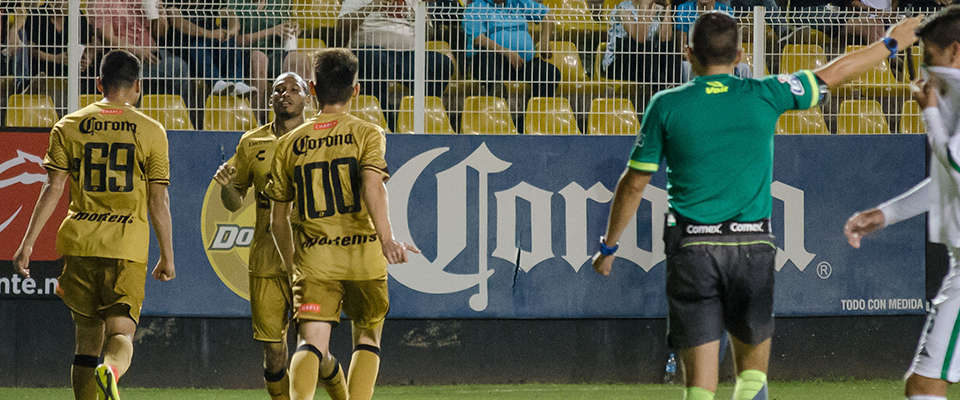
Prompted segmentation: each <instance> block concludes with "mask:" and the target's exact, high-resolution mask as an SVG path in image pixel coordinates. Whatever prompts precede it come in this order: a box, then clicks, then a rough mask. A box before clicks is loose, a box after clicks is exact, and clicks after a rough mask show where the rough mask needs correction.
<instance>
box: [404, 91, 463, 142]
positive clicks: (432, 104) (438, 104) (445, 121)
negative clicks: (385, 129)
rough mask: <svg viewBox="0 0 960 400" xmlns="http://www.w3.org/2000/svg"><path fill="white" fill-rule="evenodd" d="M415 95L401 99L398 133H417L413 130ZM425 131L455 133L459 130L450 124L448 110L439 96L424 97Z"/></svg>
mask: <svg viewBox="0 0 960 400" xmlns="http://www.w3.org/2000/svg"><path fill="white" fill-rule="evenodd" d="M413 103H414V98H413V96H404V97H403V99H401V100H400V114H399V115H397V133H415V132H414V130H413V115H414V106H413ZM423 129H424V132H423V133H442V134H445V135H454V134H456V133H457V132H455V131H454V130H453V127H452V126H451V125H450V118H448V117H447V110H446V109H445V108H443V102H442V101H440V98H439V97H436V96H427V97H425V98H424V108H423Z"/></svg>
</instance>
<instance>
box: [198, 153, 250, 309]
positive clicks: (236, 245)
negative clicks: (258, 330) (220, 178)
mask: <svg viewBox="0 0 960 400" xmlns="http://www.w3.org/2000/svg"><path fill="white" fill-rule="evenodd" d="M233 160H234V158H233V157H231V158H230V160H228V162H229V163H230V165H233ZM252 191H253V188H251V189H250V190H248V191H247V192H248V194H249V193H250V192H252ZM254 197H255V196H250V195H248V196H245V197H244V199H243V206H241V207H240V209H239V210H237V212H230V211H229V210H227V209H226V207H224V206H223V203H221V202H220V184H218V183H217V182H216V181H214V180H212V179H211V180H210V184H209V185H208V186H207V192H206V194H205V195H204V196H203V209H202V210H201V211H200V220H201V225H200V233H201V235H202V237H203V243H204V244H205V245H206V253H207V259H208V260H210V266H211V267H212V268H213V270H214V272H216V273H217V276H218V277H220V280H221V281H223V284H224V285H227V287H228V288H230V290H232V291H233V292H234V293H236V294H237V295H238V296H240V297H243V298H244V299H246V300H250V286H249V282H250V280H249V275H248V274H247V260H249V259H250V242H251V241H252V240H253V227H254V224H255V223H256V220H257V205H256V200H254Z"/></svg>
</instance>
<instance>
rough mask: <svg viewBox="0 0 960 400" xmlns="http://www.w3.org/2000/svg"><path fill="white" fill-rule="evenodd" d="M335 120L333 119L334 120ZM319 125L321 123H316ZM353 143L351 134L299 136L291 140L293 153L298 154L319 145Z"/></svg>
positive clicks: (319, 146)
mask: <svg viewBox="0 0 960 400" xmlns="http://www.w3.org/2000/svg"><path fill="white" fill-rule="evenodd" d="M334 122H335V121H334ZM317 125H321V124H317ZM345 144H353V134H352V133H348V134H346V135H330V136H325V137H321V138H312V137H310V136H304V137H301V138H299V139H297V140H295V141H294V142H293V154H296V155H298V156H301V155H304V154H306V152H307V150H316V149H319V148H321V147H324V146H326V147H333V146H342V145H345Z"/></svg>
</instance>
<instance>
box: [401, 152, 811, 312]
mask: <svg viewBox="0 0 960 400" xmlns="http://www.w3.org/2000/svg"><path fill="white" fill-rule="evenodd" d="M449 150H450V149H449V148H436V149H432V150H428V151H425V152H423V153H421V154H419V155H418V156H416V157H413V158H412V159H410V160H409V161H407V162H406V163H405V164H404V165H402V166H401V167H400V168H399V169H397V171H396V173H394V174H393V176H392V177H391V179H390V180H389V181H388V182H387V187H388V190H389V191H390V203H391V204H390V212H391V215H392V216H393V218H392V224H393V232H394V236H395V237H396V238H397V240H401V241H406V242H409V243H413V242H414V241H413V235H412V234H411V231H410V219H408V218H410V217H409V216H411V215H412V214H411V213H410V212H409V210H410V206H411V204H410V199H411V194H412V193H413V186H414V183H415V182H417V180H418V179H420V178H421V175H423V174H424V171H425V170H426V168H427V167H428V166H429V165H430V164H431V163H433V162H434V160H436V159H437V158H438V157H440V156H441V155H443V154H444V153H446V152H448V151H449ZM511 165H512V163H511V162H508V161H505V160H502V159H500V158H499V157H497V156H496V155H494V154H493V153H492V152H491V151H490V149H489V148H488V147H487V145H486V144H481V145H480V146H479V147H478V148H477V149H476V150H475V151H474V152H473V153H472V154H470V155H469V156H467V157H466V158H464V159H463V160H462V161H459V163H457V164H456V165H453V166H451V167H450V168H448V169H446V170H443V171H441V172H439V173H437V174H436V175H435V176H427V177H426V178H427V179H428V180H435V181H436V187H437V188H438V189H437V199H436V205H437V209H436V213H437V218H436V221H437V225H436V232H435V235H436V248H437V254H436V258H435V259H434V260H433V261H430V260H428V259H427V258H426V257H412V258H411V259H410V262H409V263H406V264H397V265H392V266H390V267H389V272H390V275H391V276H392V277H393V278H394V279H396V280H397V281H398V282H400V283H401V284H403V285H404V286H406V287H408V288H410V289H413V290H415V291H418V292H421V293H428V294H449V293H458V292H462V291H465V290H469V289H472V288H474V287H477V292H476V293H475V294H474V295H472V296H471V297H470V300H469V305H470V308H471V309H473V310H475V311H483V310H485V309H486V308H487V305H488V302H489V289H488V280H489V279H490V277H491V276H492V275H493V273H494V270H493V269H491V268H490V266H489V261H490V259H491V258H500V259H502V260H505V261H507V262H509V263H511V264H515V263H516V261H517V260H518V259H520V260H522V262H521V263H520V265H517V266H516V267H517V268H518V269H519V270H522V271H524V272H530V271H531V270H532V269H533V268H535V267H536V266H537V265H539V264H541V263H543V262H544V261H547V260H553V262H554V265H555V263H556V262H558V260H562V263H563V264H565V265H567V266H568V267H570V268H573V270H574V271H575V272H577V273H581V270H582V269H584V270H586V271H591V268H590V266H589V265H588V261H589V260H590V258H591V257H592V256H593V254H592V253H591V252H590V251H589V250H588V248H587V243H589V242H591V240H590V239H593V238H588V237H587V231H588V229H587V227H588V226H592V225H602V224H603V223H604V222H605V220H604V221H599V220H588V217H587V207H588V203H589V202H595V203H609V202H611V201H612V199H613V192H612V191H611V189H609V188H607V187H604V186H603V185H602V184H600V183H599V182H598V183H595V184H593V185H592V186H590V187H589V188H585V187H583V186H581V185H580V184H579V183H577V182H570V183H568V184H566V186H564V187H563V188H562V189H561V190H559V191H558V192H551V191H547V190H544V189H541V188H538V187H535V186H533V185H531V184H529V183H527V182H524V181H522V180H518V182H517V183H516V185H514V186H513V187H511V188H510V189H506V190H502V191H498V192H495V193H493V196H494V198H495V199H496V204H495V205H491V204H489V202H488V200H487V199H488V196H489V184H488V178H489V177H490V176H494V175H496V174H498V173H501V172H503V171H506V170H507V169H508V168H509V167H510V166H511ZM469 174H477V175H478V178H479V188H478V190H477V191H475V192H474V191H469V190H468V188H467V184H466V182H467V180H468V178H467V177H468V175H469ZM440 188H443V189H442V190H440ZM771 192H772V194H773V197H775V198H777V199H779V200H781V201H782V202H783V205H784V206H783V208H784V220H785V221H787V222H786V223H785V225H784V229H783V233H782V235H783V239H784V243H786V245H785V247H786V248H784V249H779V250H778V252H777V256H776V269H777V270H778V271H779V270H780V269H782V268H783V267H784V265H786V263H787V262H788V261H792V262H793V264H794V265H795V266H796V267H797V268H798V269H799V270H800V271H803V270H804V269H806V268H807V266H808V265H809V264H810V262H811V261H813V259H814V257H815V256H816V255H815V254H811V253H809V252H807V251H806V249H805V248H804V246H803V243H804V237H803V235H804V217H803V213H804V212H803V210H804V206H803V201H804V200H803V191H802V190H799V189H797V188H794V187H791V186H788V185H786V184H783V183H781V182H773V184H772V186H771ZM468 193H470V194H474V193H475V195H476V197H477V199H475V200H476V204H477V205H478V207H477V208H476V209H477V211H478V213H479V216H476V217H473V216H469V215H468V210H469V209H473V208H468V205H467V203H468V200H467V196H468ZM554 195H559V196H560V197H562V198H563V204H564V206H563V207H562V208H558V209H557V210H562V211H556V210H555V207H554V206H553V204H552V198H553V196H554ZM643 197H644V199H645V200H647V201H649V202H650V232H651V237H652V238H655V239H654V240H651V250H650V251H647V250H644V249H641V248H640V247H639V246H637V245H636V244H637V243H638V235H637V222H636V219H631V222H630V224H629V225H628V226H627V227H626V228H625V229H624V233H623V235H622V236H621V238H620V249H619V251H618V252H617V256H618V257H620V258H624V259H626V260H629V261H631V262H633V263H635V264H636V265H638V266H639V267H640V268H642V269H643V270H644V271H647V272H649V271H650V270H651V269H652V268H653V267H654V266H656V265H657V264H659V263H661V262H663V261H664V260H665V258H666V257H665V255H664V249H663V241H662V240H659V238H661V237H662V236H663V225H664V220H663V219H664V215H665V213H666V211H667V192H666V191H665V190H663V189H661V188H658V187H655V186H652V185H651V186H647V188H646V189H645V190H644V193H643ZM518 200H522V201H524V202H527V203H529V204H530V216H529V220H530V228H531V229H530V232H531V236H532V237H531V238H530V251H527V250H523V249H518V248H517V236H516V230H515V228H516V226H517V203H518ZM470 201H474V199H471V200H470ZM493 212H495V213H496V214H495V215H496V218H495V219H490V218H488V216H489V215H490V214H491V213H493ZM555 212H562V214H560V215H558V216H557V217H558V218H556V219H558V220H560V221H562V225H563V226H564V229H563V230H562V231H559V230H556V229H553V227H554V226H555V223H554V219H555V218H554V215H553V214H554V213H555ZM642 212H646V211H642ZM471 217H472V218H476V220H477V221H478V223H477V224H476V226H475V229H476V230H477V231H478V232H476V233H475V234H474V232H467V227H468V226H471V225H470V224H468V218H471ZM488 220H491V221H493V222H494V225H492V226H491V224H490V223H489V222H488ZM741 228H742V229H744V230H750V229H753V227H752V226H748V225H747V224H744V226H742V227H741ZM492 232H495V233H496V241H495V243H493V248H492V249H489V248H488V242H491V241H492V239H491V240H485V239H486V238H492V237H493V235H491V233H492ZM433 234H434V233H431V234H430V235H431V236H432V235H433ZM468 236H469V237H477V238H481V239H483V240H477V242H478V243H469V245H470V246H476V247H478V254H479V257H477V258H476V259H467V258H466V257H462V256H461V253H464V252H465V250H466V249H467V246H468V242H467V237H468ZM418 237H422V236H418ZM555 241H557V242H562V243H565V249H566V251H565V252H564V253H565V254H562V255H560V254H556V253H555V252H554V250H553V243H554V242H555ZM518 252H519V256H518ZM454 259H457V263H458V264H462V263H466V264H471V266H470V267H469V268H466V269H467V270H472V269H474V268H475V270H476V271H477V272H476V273H467V274H464V273H453V272H448V271H446V270H445V269H446V268H447V267H448V266H450V265H451V263H453V262H454ZM585 265H586V268H584V266H585ZM457 269H458V270H464V268H460V267H458V268H457ZM591 273H592V271H591Z"/></svg>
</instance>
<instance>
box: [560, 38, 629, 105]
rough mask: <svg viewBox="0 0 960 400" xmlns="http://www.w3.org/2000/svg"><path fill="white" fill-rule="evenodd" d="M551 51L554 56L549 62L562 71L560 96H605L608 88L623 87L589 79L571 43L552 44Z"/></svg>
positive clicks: (574, 46)
mask: <svg viewBox="0 0 960 400" xmlns="http://www.w3.org/2000/svg"><path fill="white" fill-rule="evenodd" d="M550 50H551V52H552V56H551V57H550V59H549V60H547V61H549V62H550V63H551V64H553V65H555V66H556V67H557V69H559V70H560V85H559V87H558V88H557V92H558V93H559V94H579V95H584V94H586V95H591V96H599V95H601V94H604V93H603V92H604V91H605V89H606V88H611V89H613V90H614V91H617V90H619V89H620V86H621V85H620V84H618V83H616V82H615V81H607V82H603V81H599V80H591V79H590V78H588V77H587V70H586V69H584V68H583V63H582V62H581V61H580V53H579V51H578V50H577V45H575V44H573V43H571V42H551V43H550Z"/></svg>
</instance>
